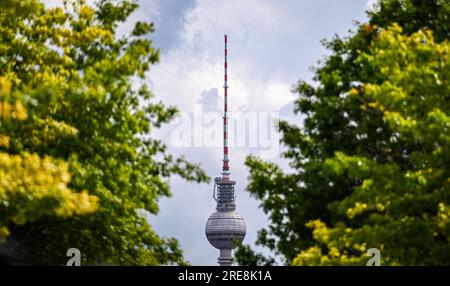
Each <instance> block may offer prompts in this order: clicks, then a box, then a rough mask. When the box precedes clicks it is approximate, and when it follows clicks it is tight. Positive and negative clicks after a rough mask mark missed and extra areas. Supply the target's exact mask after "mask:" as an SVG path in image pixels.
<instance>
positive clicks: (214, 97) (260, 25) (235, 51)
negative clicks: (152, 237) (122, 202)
mask: <svg viewBox="0 0 450 286" xmlns="http://www.w3.org/2000/svg"><path fill="white" fill-rule="evenodd" d="M45 2H47V4H50V5H55V4H58V3H61V0H46V1H45ZM373 2H375V1H374V0H369V1H368V0H282V1H279V0H247V1H240V0H214V1H209V0H195V1H194V0H192V1H187V0H140V3H141V7H140V8H139V10H138V11H136V12H135V13H134V14H133V16H132V20H131V21H130V22H128V23H126V24H124V25H123V26H122V27H121V28H120V29H121V32H126V31H127V30H129V29H130V27H131V26H132V22H134V21H137V20H146V21H152V22H154V23H155V27H156V32H155V33H154V34H153V35H152V36H151V39H152V40H153V42H154V45H155V46H156V47H159V48H160V49H161V60H160V62H159V63H158V64H157V65H155V66H153V67H152V68H151V70H150V72H149V75H148V78H147V80H146V81H147V82H148V83H149V84H150V85H151V87H152V89H153V91H154V93H155V95H156V99H157V100H163V101H164V102H165V103H166V104H171V105H176V106H177V107H178V108H179V110H180V111H181V112H182V113H181V115H180V117H179V118H178V119H177V120H176V121H174V122H173V123H172V124H170V125H169V126H164V127H163V129H162V130H160V131H158V132H157V133H155V134H154V136H157V137H159V138H161V139H162V140H163V141H164V142H165V143H166V144H167V145H168V147H169V150H170V152H172V153H174V154H176V155H185V156H186V157H187V158H188V159H189V160H190V161H192V162H197V163H201V165H202V167H203V168H204V169H205V170H206V172H207V173H208V175H210V176H211V177H212V178H214V177H216V176H218V175H220V168H221V149H220V143H221V140H220V136H219V137H217V134H221V131H222V130H221V126H220V116H221V115H220V113H217V115H216V118H217V119H219V120H218V121H215V123H213V124H212V125H211V124H210V126H209V131H208V130H206V129H208V128H205V127H208V126H205V122H201V121H199V120H197V122H195V120H194V118H195V117H196V116H198V115H200V117H199V118H200V120H202V119H203V120H205V118H204V117H202V115H204V114H205V113H207V112H211V111H220V110H221V109H222V104H223V88H222V87H223V35H224V34H228V35H229V45H228V49H229V59H228V65H229V76H228V78H229V86H230V88H229V109H231V111H235V112H241V113H242V114H244V115H245V114H247V115H249V116H253V115H257V121H256V125H255V123H253V124H251V123H249V126H248V127H247V128H244V129H245V130H242V128H241V130H238V129H236V130H235V132H231V134H230V141H232V142H235V141H233V140H235V139H236V138H238V137H241V138H244V139H247V141H244V144H238V143H236V144H235V147H234V148H232V150H231V152H230V156H231V172H232V177H233V179H235V180H236V181H237V188H236V191H237V192H236V195H237V208H238V212H240V213H241V215H242V216H243V217H244V218H245V219H246V221H247V236H246V238H245V240H244V243H247V244H253V243H254V241H255V239H256V235H257V231H258V229H260V228H262V227H264V226H267V224H268V219H267V216H266V215H265V214H264V213H263V211H262V210H261V209H260V208H259V203H258V201H256V200H255V199H253V198H251V197H250V196H249V194H248V193H247V192H245V186H246V183H247V176H248V170H247V169H246V167H245V166H244V164H243V162H244V160H245V157H246V156H247V155H248V154H250V153H252V154H255V155H257V156H261V157H264V158H265V159H266V160H270V161H273V162H277V163H279V164H281V166H284V167H286V162H283V161H281V159H279V156H278V154H279V151H280V150H281V149H280V148H281V147H279V146H278V133H276V132H274V131H275V130H276V128H275V126H274V125H273V120H271V119H273V118H277V117H280V118H282V119H287V120H290V121H294V122H301V120H300V117H298V116H294V115H293V113H292V101H293V100H294V99H295V94H293V93H291V89H292V86H293V84H295V82H297V80H299V79H304V80H308V81H309V80H310V79H311V76H312V73H311V71H310V69H309V68H310V67H311V66H313V65H315V64H316V62H317V61H318V60H319V59H321V58H323V56H325V55H326V54H327V51H326V50H325V49H324V48H323V47H322V46H321V44H320V40H321V39H324V38H327V39H330V38H331V37H332V36H333V35H334V34H335V33H337V34H339V35H346V34H348V30H349V29H353V28H354V21H355V20H356V21H365V19H366V15H365V10H366V8H367V7H369V6H370V5H371V4H372V3H373ZM268 114H269V115H274V116H273V118H272V117H270V116H269V117H268V119H267V118H266V117H264V115H268ZM212 115H213V119H214V113H212ZM260 115H262V116H261V117H258V116H260ZM236 118H239V116H238V117H236ZM197 119H198V118H197ZM210 119H211V118H210ZM266 119H267V120H266ZM190 120H192V122H191V121H190ZM216 123H218V124H219V126H216V125H214V124H216ZM211 126H216V127H214V128H213V130H216V131H217V134H212V135H211V132H210V131H211ZM202 128H203V129H202ZM265 129H269V131H272V132H271V133H270V132H269V133H267V130H265ZM180 131H185V132H184V133H183V132H181V133H180ZM206 132H209V133H208V134H209V135H206V134H205V133H206ZM264 132H266V133H267V134H266V133H264ZM262 133H264V134H263V135H264V136H261V134H262ZM205 136H206V137H207V136H210V137H214V138H216V139H217V138H219V140H216V141H214V140H213V141H214V142H218V143H217V144H207V142H206V141H204V140H202V139H203V138H204V137H205ZM256 137H258V138H259V137H261V138H262V139H264V138H266V139H268V140H262V139H261V138H259V139H258V140H257V142H256V145H255V144H254V143H255V142H253V143H250V140H248V139H253V138H256ZM180 138H181V139H180ZM210 143H211V142H210ZM267 150H270V152H264V151H267ZM274 151H275V152H274ZM171 186H172V192H173V197H171V198H168V199H166V198H164V199H162V200H161V201H160V209H161V210H160V213H159V214H158V215H157V216H152V217H150V218H149V220H150V223H151V224H152V225H153V226H154V228H155V229H156V231H157V232H158V233H159V234H160V235H163V236H170V237H176V238H178V239H179V240H180V243H181V246H182V248H183V249H184V253H185V256H186V258H187V259H188V260H189V261H190V262H191V263H192V264H193V265H216V261H217V256H218V251H217V250H216V249H214V248H213V247H212V246H210V245H209V243H208V241H207V240H206V237H205V234H204V226H205V222H206V220H207V218H208V217H209V215H210V214H212V213H213V212H214V210H215V203H214V201H213V199H212V189H213V186H212V184H209V185H208V184H201V185H199V184H195V183H187V182H185V181H183V180H180V179H178V178H174V179H173V180H172V181H171ZM257 249H258V250H260V251H263V252H265V253H267V250H264V249H259V248H257Z"/></svg>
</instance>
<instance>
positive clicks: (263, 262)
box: [234, 245, 275, 266]
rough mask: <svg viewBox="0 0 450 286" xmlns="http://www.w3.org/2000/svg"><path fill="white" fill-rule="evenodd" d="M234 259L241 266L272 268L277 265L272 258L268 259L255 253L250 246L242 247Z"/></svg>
mask: <svg viewBox="0 0 450 286" xmlns="http://www.w3.org/2000/svg"><path fill="white" fill-rule="evenodd" d="M234 258H235V259H236V261H239V265H240V266H271V265H273V264H274V263H275V259H274V258H272V257H269V258H266V257H265V256H264V255H262V254H260V253H255V252H254V251H253V250H252V249H251V248H250V246H249V245H242V246H241V247H239V248H238V249H237V250H236V252H235V253H234Z"/></svg>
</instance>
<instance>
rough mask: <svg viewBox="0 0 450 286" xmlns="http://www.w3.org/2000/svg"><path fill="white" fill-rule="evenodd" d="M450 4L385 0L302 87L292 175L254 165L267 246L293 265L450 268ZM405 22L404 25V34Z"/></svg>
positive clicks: (289, 132) (253, 189)
mask: <svg viewBox="0 0 450 286" xmlns="http://www.w3.org/2000/svg"><path fill="white" fill-rule="evenodd" d="M449 17H450V3H449V2H448V1H440V0H435V1H414V0H385V1H382V2H381V5H380V8H379V9H378V10H377V11H376V12H373V13H371V14H370V20H369V23H368V24H362V25H360V26H359V27H358V31H357V32H356V33H355V34H353V35H352V36H351V37H349V38H347V39H341V38H338V37H336V38H335V39H334V40H332V41H331V42H326V43H325V44H326V45H327V47H328V48H329V49H331V50H332V54H331V55H330V56H329V57H328V58H327V59H326V60H325V61H324V62H323V63H321V65H320V67H318V68H316V69H315V78H314V79H315V81H317V82H318V84H317V85H315V86H311V85H309V84H307V83H305V82H301V81H300V82H299V83H298V85H297V88H296V91H297V92H298V93H299V94H300V96H299V98H298V100H297V102H296V111H297V112H301V113H303V114H305V116H306V119H305V120H304V124H303V126H302V127H297V126H293V125H289V124H288V123H286V122H282V123H281V124H280V129H281V132H282V133H283V139H282V142H283V143H284V144H285V145H286V147H287V151H286V152H285V153H284V154H283V155H284V157H286V158H287V159H288V160H289V161H290V166H291V167H292V169H293V172H290V173H286V172H283V171H282V170H281V169H280V168H279V167H278V166H276V165H274V164H272V163H268V162H263V161H261V160H260V159H258V158H254V157H249V158H247V162H246V164H247V165H248V166H249V168H250V184H249V185H248V187H247V189H248V191H249V192H250V193H251V194H253V195H254V196H255V197H257V198H258V199H260V200H261V202H262V207H263V209H264V210H265V211H266V212H267V213H268V214H269V217H270V219H271V220H272V223H271V224H270V226H269V227H268V229H263V230H261V231H260V232H259V238H258V243H259V244H262V245H265V246H267V247H269V248H270V249H272V250H274V251H276V252H277V253H279V254H281V255H282V256H283V257H284V259H285V262H286V263H288V264H291V263H293V264H294V265H365V263H366V261H367V260H368V259H369V257H367V256H366V251H367V249H368V248H373V247H375V248H379V249H380V250H381V259H382V260H381V263H382V265H448V264H449V260H448V257H450V244H449V241H450V240H449V239H450V236H449V232H448V225H449V217H448V205H449V204H450V193H449V182H450V179H449V178H450V176H449V170H448V166H449V165H450V153H449V148H448V146H450V144H449V143H450V142H449V141H448V140H449V136H448V134H449V133H448V128H450V127H449V124H450V123H449V122H450V121H449V118H450V117H449V116H450V113H449V110H450V106H449V98H448V94H449V91H450V90H449V87H450V84H449V78H450V61H449V60H450V58H449V52H450V45H449V43H448V39H449V35H450V27H449V24H448V23H449V21H448V18H449ZM395 23H398V24H395Z"/></svg>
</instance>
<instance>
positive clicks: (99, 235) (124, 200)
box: [0, 0, 208, 265]
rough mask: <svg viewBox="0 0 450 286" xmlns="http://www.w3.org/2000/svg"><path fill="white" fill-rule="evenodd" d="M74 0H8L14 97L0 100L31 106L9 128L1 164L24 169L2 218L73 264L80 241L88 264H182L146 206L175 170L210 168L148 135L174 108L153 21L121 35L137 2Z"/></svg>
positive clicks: (0, 34) (30, 241)
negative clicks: (156, 83) (58, 3)
mask: <svg viewBox="0 0 450 286" xmlns="http://www.w3.org/2000/svg"><path fill="white" fill-rule="evenodd" d="M64 3H65V4H64V7H62V8H60V7H57V8H46V7H45V6H44V5H43V4H42V3H40V2H39V1H38V0H20V1H19V0H5V1H1V3H0V79H1V80H2V81H1V82H2V85H4V83H5V82H6V84H7V85H9V89H10V92H7V93H8V94H10V95H11V96H13V97H11V98H10V99H5V97H4V96H3V94H2V100H1V102H9V104H13V105H14V104H15V105H16V107H17V108H19V110H22V109H23V110H26V111H27V116H26V117H24V116H22V118H20V119H21V120H20V121H19V120H8V122H6V121H4V120H3V119H2V122H1V126H0V128H1V130H0V131H1V132H0V134H4V136H3V137H1V138H0V139H1V140H0V141H1V142H3V143H5V142H8V144H2V146H0V150H1V153H0V160H1V163H0V172H5V171H4V170H11V169H10V168H11V167H12V166H14V169H13V170H14V171H13V172H14V173H15V174H12V172H11V171H6V172H7V173H5V174H6V175H3V176H2V177H1V179H0V180H2V181H0V202H1V208H2V209H1V210H2V211H1V212H0V225H2V226H3V227H7V229H8V233H9V237H8V241H9V242H14V244H15V245H18V246H17V248H16V251H18V252H21V253H23V254H24V255H26V256H27V257H28V258H29V259H30V261H33V262H36V263H46V264H65V262H66V260H67V258H66V257H65V255H66V251H67V249H68V248H73V247H76V248H78V249H80V251H81V253H82V259H83V261H82V263H84V264H98V263H111V264H140V265H158V264H170V263H177V264H183V263H185V261H184V259H183V257H182V253H181V250H180V249H179V247H178V243H177V241H176V240H174V239H171V238H161V237H159V236H158V235H157V234H156V233H155V232H154V231H153V230H152V228H151V226H150V225H149V223H148V221H147V218H146V214H148V213H152V214H155V213H157V212H158V204H157V203H158V199H159V198H160V197H162V196H170V190H169V178H170V177H171V176H172V175H174V174H176V175H180V176H181V177H183V178H185V179H187V180H194V181H197V182H204V181H207V180H208V177H207V176H206V175H205V173H204V172H203V171H202V170H201V169H200V168H199V166H197V165H194V164H191V163H189V162H187V161H186V160H185V159H184V158H174V157H173V156H171V155H170V154H168V153H167V151H166V147H165V146H164V145H163V144H162V143H161V142H160V141H158V140H155V139H153V138H152V137H151V136H150V133H151V131H152V130H153V129H154V128H158V127H160V126H161V125H162V124H164V123H166V122H168V121H169V120H171V119H172V118H173V117H174V116H175V115H176V109H175V108H173V107H166V106H165V105H164V104H163V103H162V102H155V101H154V100H153V99H152V97H153V96H152V93H151V91H150V90H149V88H148V87H147V86H146V84H145V83H144V79H145V76H146V73H147V72H148V71H149V69H150V66H151V65H152V64H154V63H156V62H157V61H158V60H159V51H158V50H157V49H155V48H154V47H153V45H152V42H151V40H150V39H149V34H150V33H151V32H153V24H151V23H143V22H138V23H136V24H135V27H134V29H133V30H132V31H131V32H130V33H127V34H124V35H119V34H118V33H117V27H118V25H119V24H120V23H122V22H125V21H126V20H127V19H128V18H129V16H130V15H131V14H132V12H133V11H135V10H136V8H137V7H138V5H137V4H136V2H135V1H108V0H99V1H97V2H96V4H95V6H88V5H86V3H85V1H64ZM5 94H6V93H5ZM21 106H23V108H21ZM17 108H16V109H17ZM16 113H17V112H16ZM16 117H17V116H16ZM6 135H7V136H8V137H5V136H6ZM5 138H7V139H5ZM20 174H23V175H24V176H23V178H22V179H21V180H18V181H16V179H15V177H11V176H16V177H17V176H19V175H20ZM8 176H9V177H8ZM28 177H29V178H30V179H27V178H28ZM4 178H6V181H5V179H4ZM69 178H70V180H69ZM13 181H14V182H15V183H12V182H13ZM86 191H88V192H89V194H90V195H87V193H86ZM5 192H6V194H7V196H8V197H7V198H6V199H5V198H4V197H2V196H3V193H5ZM24 195H26V198H23V196H24ZM9 202H10V203H9ZM94 209H95V212H93V213H92V211H94ZM17 218H18V219H17ZM18 222H19V223H18ZM3 232H4V233H5V231H3Z"/></svg>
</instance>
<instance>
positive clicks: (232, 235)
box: [205, 35, 246, 266]
mask: <svg viewBox="0 0 450 286" xmlns="http://www.w3.org/2000/svg"><path fill="white" fill-rule="evenodd" d="M227 38H228V36H227V35H225V66H224V71H225V83H224V86H223V90H224V112H223V165H222V176H221V177H216V178H215V180H214V192H213V198H214V200H215V201H216V203H217V207H216V210H217V211H216V212H215V213H213V214H212V215H211V216H210V217H209V218H208V220H207V222H206V226H205V234H206V238H208V241H209V243H211V244H212V246H214V247H215V248H217V249H219V251H220V252H219V258H218V259H217V262H218V263H219V265H220V266H231V264H232V263H233V256H232V250H233V249H234V248H236V247H237V246H238V245H239V244H240V243H241V242H242V241H243V240H244V237H245V233H246V226H245V221H244V219H243V218H242V217H241V215H240V214H238V213H237V212H235V210H236V202H235V199H236V196H235V195H234V185H236V181H232V180H231V179H230V174H231V173H230V165H229V161H230V160H229V158H228V84H227Z"/></svg>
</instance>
